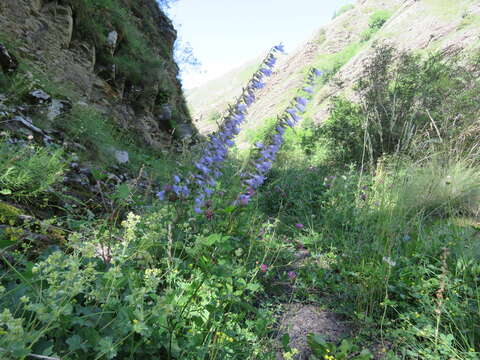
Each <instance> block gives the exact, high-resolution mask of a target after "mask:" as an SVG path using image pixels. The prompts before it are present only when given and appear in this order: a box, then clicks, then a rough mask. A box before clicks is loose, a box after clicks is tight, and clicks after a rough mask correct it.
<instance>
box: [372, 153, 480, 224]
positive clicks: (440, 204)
mask: <svg viewBox="0 0 480 360" xmlns="http://www.w3.org/2000/svg"><path fill="white" fill-rule="evenodd" d="M394 173H395V174H396V175H395V176H397V177H398V181H394V182H393V183H390V185H389V186H390V187H391V189H390V190H389V192H390V194H391V196H395V198H396V200H395V202H396V208H395V212H397V213H398V214H399V215H401V216H425V217H429V218H431V217H435V216H439V217H442V218H448V217H452V216H459V215H460V216H477V214H478V211H479V208H478V199H480V187H479V186H480V185H479V184H480V182H479V181H480V179H479V178H478V176H479V175H480V172H479V170H478V169H477V168H476V167H474V166H471V165H468V163H466V162H465V161H462V160H446V161H445V160H443V161H442V160H441V159H432V160H429V161H428V163H426V164H424V163H420V164H415V165H411V166H409V167H407V168H406V169H404V170H403V171H402V172H399V170H398V169H395V171H394ZM379 176H380V175H379ZM393 176H394V175H393V172H392V174H391V175H390V177H391V178H393ZM384 186H385V185H384ZM393 194H395V195H393Z"/></svg>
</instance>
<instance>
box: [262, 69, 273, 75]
mask: <svg viewBox="0 0 480 360" xmlns="http://www.w3.org/2000/svg"><path fill="white" fill-rule="evenodd" d="M260 71H261V72H262V73H264V74H265V76H271V75H272V70H270V69H260Z"/></svg>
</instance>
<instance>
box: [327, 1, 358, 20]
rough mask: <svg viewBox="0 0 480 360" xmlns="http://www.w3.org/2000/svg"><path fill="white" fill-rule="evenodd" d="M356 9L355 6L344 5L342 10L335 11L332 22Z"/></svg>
mask: <svg viewBox="0 0 480 360" xmlns="http://www.w3.org/2000/svg"><path fill="white" fill-rule="evenodd" d="M354 7H355V5H354V4H345V5H343V6H342V7H341V8H340V9H338V10H337V11H335V12H334V13H333V16H332V20H333V19H335V18H336V17H338V16H340V15H342V14H344V13H346V12H347V11H349V10H351V9H353V8H354Z"/></svg>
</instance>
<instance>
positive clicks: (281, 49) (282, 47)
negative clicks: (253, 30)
mask: <svg viewBox="0 0 480 360" xmlns="http://www.w3.org/2000/svg"><path fill="white" fill-rule="evenodd" d="M273 48H274V49H275V50H277V51H279V52H281V53H284V52H285V47H284V45H283V44H278V45H277V46H274V47H273Z"/></svg>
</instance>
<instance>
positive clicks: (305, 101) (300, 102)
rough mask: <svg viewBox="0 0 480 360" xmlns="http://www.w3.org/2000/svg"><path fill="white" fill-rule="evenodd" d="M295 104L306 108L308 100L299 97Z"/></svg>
mask: <svg viewBox="0 0 480 360" xmlns="http://www.w3.org/2000/svg"><path fill="white" fill-rule="evenodd" d="M297 103H298V104H301V105H303V106H307V103H308V100H307V99H305V98H303V97H301V96H299V97H298V98H297Z"/></svg>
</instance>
